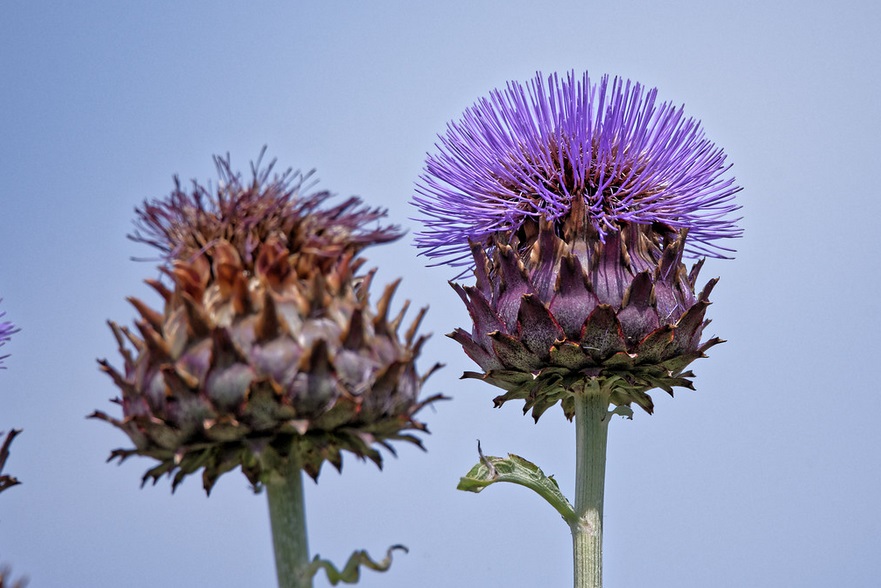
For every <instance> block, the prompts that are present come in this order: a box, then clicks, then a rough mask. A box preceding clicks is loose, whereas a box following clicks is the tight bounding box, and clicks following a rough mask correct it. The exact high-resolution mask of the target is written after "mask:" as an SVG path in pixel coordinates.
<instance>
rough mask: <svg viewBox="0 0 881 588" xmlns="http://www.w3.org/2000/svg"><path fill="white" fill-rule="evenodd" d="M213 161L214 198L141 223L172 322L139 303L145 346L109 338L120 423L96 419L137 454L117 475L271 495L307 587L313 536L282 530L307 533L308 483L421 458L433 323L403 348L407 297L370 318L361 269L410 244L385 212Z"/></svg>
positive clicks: (408, 336) (153, 204) (179, 203)
mask: <svg viewBox="0 0 881 588" xmlns="http://www.w3.org/2000/svg"><path fill="white" fill-rule="evenodd" d="M215 161H216V164H217V167H218V171H219V174H220V182H219V184H218V186H217V188H216V190H215V191H214V192H211V191H210V190H209V189H208V188H205V187H203V186H200V185H198V184H194V186H193V189H192V191H191V192H189V193H188V192H185V191H184V190H183V189H182V188H181V186H180V183H179V182H177V185H176V187H175V190H174V191H173V192H172V193H171V195H170V196H169V197H168V198H166V199H164V200H153V201H150V202H145V203H144V205H143V206H142V207H141V208H140V209H138V210H137V214H138V220H137V222H136V226H137V231H136V232H135V234H134V235H133V236H132V238H133V239H134V240H136V241H140V242H144V243H148V244H150V245H153V246H154V247H156V248H157V249H159V250H160V252H161V253H162V256H163V260H164V262H165V263H164V264H163V265H162V267H160V270H161V271H162V273H163V274H165V276H166V277H167V278H168V280H169V282H170V284H166V283H163V282H162V281H158V280H147V283H148V284H149V285H150V286H151V287H152V288H153V289H154V290H155V291H156V292H157V293H158V294H159V295H160V297H161V299H162V300H163V302H164V308H162V309H159V310H154V309H153V308H151V307H150V306H149V305H148V304H146V303H144V302H142V301H141V300H139V299H136V298H130V299H129V300H130V302H131V303H132V305H133V306H134V307H135V309H136V310H137V311H138V313H139V314H140V319H139V320H138V321H137V322H136V323H135V327H136V328H135V330H134V331H133V330H130V329H128V328H126V327H122V326H119V325H117V324H116V323H112V322H111V323H110V327H111V329H112V330H113V333H114V335H115V337H116V339H117V341H118V343H119V350H120V353H121V355H122V358H123V368H122V369H121V370H117V369H116V368H114V367H113V366H112V365H111V364H110V363H109V362H107V361H101V362H100V364H101V367H102V369H103V370H104V371H105V372H106V373H108V374H109V375H110V376H111V377H112V379H113V381H114V383H115V384H116V385H117V387H119V389H120V391H121V399H119V400H117V402H119V404H120V405H121V407H122V419H117V418H114V417H111V416H108V415H107V414H105V413H103V412H95V413H94V414H93V415H92V416H93V417H96V418H100V419H103V420H105V421H107V422H110V423H112V424H113V425H115V426H116V427H118V428H120V429H122V430H123V431H124V432H125V433H126V434H127V435H128V436H129V438H130V439H131V440H132V442H133V443H134V448H132V449H118V450H116V451H114V452H113V453H112V454H111V459H112V458H115V457H116V458H119V459H120V460H124V459H126V458H127V457H129V456H131V455H135V454H137V455H144V456H147V457H151V458H153V459H155V460H157V461H158V462H159V464H158V465H157V466H156V467H154V468H153V469H151V470H149V471H148V472H147V473H146V474H145V476H144V481H146V480H147V479H151V478H152V479H153V481H154V483H155V481H156V480H158V478H159V477H161V476H162V475H163V474H168V475H170V476H172V475H173V483H172V488H175V487H176V486H177V485H178V484H179V483H180V482H181V481H182V480H183V479H184V478H185V477H186V476H188V475H190V474H193V473H195V472H197V471H200V470H201V472H202V479H203V484H204V487H205V489H206V491H210V489H211V487H212V486H213V485H214V483H215V481H216V480H217V478H218V477H219V476H220V475H222V474H223V473H225V472H227V471H229V470H232V469H234V468H241V470H242V472H243V473H244V474H245V475H246V476H247V478H248V479H249V480H250V481H251V483H252V484H254V486H255V487H259V486H261V485H265V486H267V488H268V490H269V492H268V495H269V502H270V513H271V518H272V519H273V536H274V539H275V541H276V547H277V553H279V552H280V551H284V552H285V553H289V552H290V551H291V550H292V549H293V550H295V551H296V552H297V555H296V557H297V558H298V561H295V562H290V561H287V560H284V559H279V560H278V565H279V569H278V572H279V581H280V583H281V585H284V586H288V585H291V586H304V585H307V584H306V583H301V582H305V581H306V580H308V578H306V577H305V576H304V575H303V574H304V572H303V569H304V565H305V564H306V563H307V554H308V552H307V550H306V543H305V527H304V526H303V527H302V528H300V529H298V530H297V532H296V533H295V536H294V537H292V536H291V535H290V533H288V534H287V535H285V529H284V528H283V527H282V525H283V524H289V523H290V520H289V521H288V522H287V523H285V522H283V521H284V519H285V517H288V519H291V518H293V519H297V520H299V521H300V522H302V519H303V517H302V512H299V513H296V512H295V513H291V512H290V509H291V508H294V507H295V505H296V504H300V505H301V503H302V487H301V482H300V473H299V470H300V469H303V470H305V471H306V473H308V474H309V475H310V476H311V477H312V478H314V479H317V477H318V475H319V472H320V469H321V466H322V464H323V463H324V462H325V461H327V462H330V463H331V464H332V465H333V466H335V467H336V468H337V469H340V468H341V466H342V453H343V452H344V451H348V452H350V453H352V454H354V455H356V456H357V457H359V458H362V459H364V458H366V459H370V460H371V461H373V462H375V463H376V464H377V465H381V463H382V458H381V456H380V453H379V451H378V447H385V448H386V449H388V450H390V451H392V453H394V449H393V448H392V446H391V444H390V442H392V441H406V442H409V443H414V444H416V445H418V446H420V447H421V442H420V440H419V439H418V438H417V437H416V436H415V435H414V434H413V433H414V432H424V431H425V430H426V428H425V425H424V424H423V423H422V422H420V421H418V420H416V418H415V415H416V413H417V412H418V411H419V410H420V409H421V408H423V407H424V406H426V405H427V404H429V403H431V402H433V401H435V400H437V399H438V398H439V397H438V396H433V397H430V398H427V399H420V398H419V394H420V390H421V387H422V383H423V382H424V381H425V379H426V377H428V375H429V373H430V372H431V370H429V373H426V374H424V375H420V374H419V373H418V372H417V370H416V366H415V361H416V358H417V357H418V355H419V352H420V349H421V347H422V345H423V343H424V341H425V339H426V336H424V335H421V336H420V335H417V330H418V327H419V323H420V321H421V319H422V316H423V314H424V312H425V309H423V310H422V311H420V312H419V314H418V315H417V317H416V319H415V320H414V321H413V322H412V323H411V324H410V325H409V326H408V327H406V328H405V330H404V331H405V332H404V334H403V336H402V337H401V336H399V330H400V326H401V324H402V322H403V320H404V313H405V311H406V307H407V304H406V303H405V304H404V308H403V309H402V310H401V311H400V312H399V313H397V314H396V315H392V314H390V311H391V306H392V296H393V294H394V292H395V288H396V287H397V284H398V282H394V283H393V284H390V285H388V286H386V288H385V290H384V292H383V294H382V296H381V297H380V299H379V302H378V303H377V306H376V308H373V307H371V305H370V303H369V291H370V286H371V282H372V278H373V271H368V272H364V271H362V266H363V264H364V263H365V260H364V258H363V257H361V256H360V253H361V251H362V250H363V249H364V248H365V247H367V246H369V245H374V244H378V243H385V242H389V241H392V240H395V239H397V238H399V237H400V235H401V233H400V231H399V230H398V229H397V227H394V226H380V225H378V221H379V220H380V219H381V218H382V217H383V216H385V211H383V210H380V209H370V208H367V207H365V206H364V205H363V204H362V203H361V202H360V200H359V199H357V198H349V199H347V200H345V201H343V202H341V203H339V204H336V205H328V200H330V194H329V193H327V192H315V193H307V192H306V190H305V186H304V184H303V182H304V179H305V178H303V177H301V176H299V175H297V174H293V173H292V172H291V171H290V170H288V171H287V172H285V173H283V174H281V175H274V176H272V177H270V174H271V173H272V169H273V165H272V164H270V165H269V166H268V167H266V168H264V169H261V166H260V164H259V161H258V163H257V164H256V165H255V166H252V177H251V179H250V180H249V181H245V180H244V179H243V178H242V177H241V176H240V175H238V174H236V173H234V172H233V171H232V170H231V167H230V163H229V160H228V159H220V158H216V159H215ZM432 369H433V368H432ZM299 508H300V509H301V508H302V507H301V506H300V507H299ZM280 521H281V522H280ZM295 522H296V521H295ZM276 523H278V524H276ZM285 541H288V542H289V543H290V542H293V543H297V545H295V546H291V545H290V544H288V545H281V544H280V543H279V542H282V543H283V542H285ZM284 557H290V556H289V555H285V556H284ZM286 566H288V567H287V568H286ZM316 569H317V568H316ZM313 572H314V570H313ZM294 576H296V578H294Z"/></svg>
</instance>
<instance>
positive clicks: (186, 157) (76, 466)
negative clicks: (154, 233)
mask: <svg viewBox="0 0 881 588" xmlns="http://www.w3.org/2000/svg"><path fill="white" fill-rule="evenodd" d="M879 37H881V4H878V3H875V2H869V1H862V2H860V1H843V2H837V3H832V2H819V1H813V2H796V1H794V0H793V1H779V2H768V1H766V0H762V1H758V0H745V1H740V2H733V3H732V2H728V3H717V2H705V1H698V0H672V1H668V2H652V1H648V0H631V1H627V0H623V1H617V2H602V3H600V2H594V1H582V2H566V1H554V0H549V1H546V2H534V1H533V2H527V1H521V0H514V1H509V2H489V1H473V0H472V1H468V2H465V1H461V0H450V1H446V2H435V3H427V2H405V1H378V0H361V1H354V0H350V1H323V2H296V3H295V2H259V1H257V2H249V3H245V2H241V3H233V2H137V3H135V2H109V1H106V2H105V1H92V2H81V3H51V4H50V3H48V2H24V1H11V0H10V1H7V2H4V3H3V6H2V7H0V178H2V183H0V296H2V297H3V298H4V300H3V303H2V306H0V309H2V310H6V311H7V317H8V318H10V319H12V320H14V321H15V322H16V323H18V324H19V325H20V326H21V327H22V331H21V332H20V333H19V334H18V335H16V336H15V338H14V339H13V341H12V342H11V343H8V344H7V345H6V346H5V347H4V348H3V352H10V353H12V354H13V355H12V357H10V358H9V359H7V360H6V362H5V363H6V365H7V367H8V369H7V370H5V371H2V372H0V429H2V430H7V429H9V428H11V427H19V428H23V429H24V433H22V434H21V435H20V436H19V438H18V439H17V440H16V442H15V443H14V445H13V448H12V449H13V451H12V456H11V458H10V460H9V462H8V464H7V470H8V471H9V472H10V473H12V474H14V475H16V476H17V477H19V478H20V479H21V480H22V481H23V485H22V486H19V487H16V488H13V489H11V490H9V491H7V492H5V493H4V494H3V495H2V496H0V562H4V563H8V564H11V565H12V567H13V570H14V572H15V573H16V575H25V574H26V575H28V576H29V577H30V578H31V586H32V588H56V587H58V588H66V587H71V586H75V587H96V588H105V587H106V588H118V587H119V586H126V587H130V588H140V587H144V588H146V587H153V586H166V587H169V588H177V587H192V586H272V585H273V583H274V581H275V576H274V568H273V560H272V553H271V545H270V534H269V523H268V516H267V512H266V510H267V509H266V504H265V497H264V496H262V495H261V496H255V495H253V494H252V492H251V491H250V490H249V486H248V483H247V481H246V479H245V478H244V476H242V475H241V474H240V473H238V472H233V473H230V474H227V475H225V476H224V477H223V478H221V480H220V481H219V483H218V484H217V486H216V487H215V490H214V492H213V493H212V495H211V497H210V498H206V497H205V494H204V492H203V491H202V488H201V484H200V481H199V480H198V479H190V480H188V481H187V482H185V483H184V484H183V486H182V487H181V488H179V489H178V491H177V493H176V494H175V495H172V494H171V492H170V489H169V488H170V487H169V484H167V483H165V482H164V481H163V482H161V483H160V484H159V485H157V486H156V487H147V488H145V489H143V490H142V489H139V483H140V476H141V474H142V473H143V471H145V470H146V469H147V468H148V467H149V466H150V462H149V461H148V460H146V459H140V458H133V459H131V460H129V461H128V462H126V463H125V464H124V465H122V466H117V465H111V464H106V463H104V460H105V458H106V457H107V455H108V454H109V452H110V450H111V449H114V448H117V447H121V446H127V443H128V440H127V438H125V436H124V435H123V434H122V433H121V432H119V431H117V430H116V429H114V428H112V427H110V426H108V425H106V424H104V423H101V422H98V421H90V420H86V419H85V415H87V414H89V413H90V412H92V411H93V410H95V409H102V410H106V411H112V410H115V407H114V406H113V405H111V404H110V403H109V402H108V399H109V398H111V397H113V396H115V395H116V390H115V388H114V387H113V386H112V384H111V381H110V380H109V378H107V377H106V376H104V375H102V374H101V373H99V371H98V369H97V366H96V364H95V359H96V358H99V357H108V358H111V359H112V360H113V361H116V362H118V356H117V352H116V349H115V344H114V340H113V337H112V336H111V334H110V332H109V330H108V329H107V327H106V325H105V321H106V320H107V319H114V320H117V321H119V322H123V323H126V322H129V321H130V320H131V319H132V318H133V316H134V312H133V310H132V309H131V307H130V306H129V305H128V304H127V303H126V302H125V300H124V299H125V297H126V296H129V295H136V296H141V297H143V298H144V299H145V300H149V301H151V302H153V303H156V302H157V301H156V299H155V296H154V295H152V293H151V292H149V291H148V289H147V288H146V287H145V286H144V285H143V284H142V280H143V279H145V278H148V277H152V276H154V275H155V270H154V268H153V265H152V264H150V263H143V262H134V261H131V260H130V258H131V257H132V256H136V257H138V256H140V257H144V256H149V255H150V254H151V251H150V250H149V249H148V248H147V247H146V246H142V245H138V244H136V243H133V242H131V241H129V240H127V239H126V234H127V233H129V232H130V231H131V228H132V226H131V220H132V218H133V209H134V207H135V206H136V205H138V204H139V203H140V202H142V201H143V200H144V199H145V198H152V197H158V196H163V195H165V194H167V193H168V192H169V191H170V190H171V188H172V180H171V177H172V175H173V174H180V176H181V177H182V178H183V179H184V180H189V179H191V178H196V179H199V180H200V181H203V182H204V181H207V180H210V179H213V178H214V177H215V176H214V169H213V164H212V161H211V155H212V154H215V153H226V152H229V153H230V154H231V156H232V159H233V164H234V165H235V166H237V167H238V168H240V169H242V170H247V167H248V163H249V161H250V160H251V159H253V158H255V157H256V156H257V154H258V153H259V151H260V149H261V147H262V146H263V145H268V146H269V154H270V155H271V156H274V157H277V158H278V160H279V164H280V165H281V166H282V167H287V166H293V167H295V168H301V169H303V170H309V169H312V168H316V169H317V177H318V178H319V179H320V184H319V187H322V188H327V189H329V190H332V191H334V192H336V193H338V194H340V195H351V194H358V195H360V196H362V197H363V198H364V199H365V200H366V201H367V202H369V203H371V204H374V205H383V206H386V207H388V208H389V210H390V218H391V219H392V220H393V221H394V222H397V223H400V224H401V225H403V226H404V227H406V228H408V229H414V228H416V227H414V226H413V223H412V222H411V221H409V220H408V217H409V216H412V215H413V214H414V211H413V210H412V209H411V208H410V207H409V206H408V204H407V202H408V200H409V198H410V196H411V195H412V193H413V183H414V181H415V179H416V178H417V176H418V175H419V173H420V171H421V168H422V164H423V160H424V157H425V153H426V152H427V151H430V150H432V149H433V143H434V142H435V140H436V135H437V133H440V132H442V131H443V129H444V125H445V124H446V122H447V121H448V120H449V119H451V118H454V117H458V116H459V114H460V113H461V112H462V111H463V110H464V109H465V108H466V107H468V106H469V105H470V104H472V103H473V102H474V101H475V100H476V99H477V98H479V97H481V96H483V95H485V94H486V93H487V92H488V91H489V90H490V89H492V88H493V87H495V86H498V85H502V84H503V83H504V82H505V81H507V80H509V79H516V80H525V79H527V78H529V77H531V76H532V75H533V74H534V73H535V71H537V70H542V71H543V72H545V73H551V72H553V71H565V70H569V69H575V70H577V71H582V70H584V69H588V70H589V71H590V72H591V73H592V75H596V76H599V75H600V74H603V73H610V74H613V75H614V74H618V75H622V76H625V77H630V78H632V79H634V80H638V81H641V82H643V83H645V84H647V85H649V86H657V87H658V88H659V89H660V96H661V98H662V99H665V100H670V101H672V102H675V103H677V104H678V103H685V105H686V111H687V113H688V114H690V115H692V116H695V117H697V118H700V119H702V120H703V122H704V127H705V129H706V131H707V134H708V136H709V137H710V138H711V139H713V140H714V141H716V142H717V143H718V144H720V145H722V146H723V147H724V148H725V150H726V151H727V153H728V154H729V159H730V161H731V162H733V163H734V165H735V167H734V173H735V175H736V176H737V178H738V182H739V183H740V184H741V185H742V186H743V187H744V191H743V192H742V193H741V194H740V195H739V198H740V202H741V203H742V205H743V214H744V215H745V219H744V221H743V226H744V227H745V231H746V232H745V236H744V238H743V239H742V240H740V241H739V242H738V243H737V247H738V250H739V252H738V254H737V259H735V260H734V261H709V262H708V263H707V265H706V266H705V268H704V274H703V275H704V277H705V278H710V277H712V276H721V281H720V283H719V285H718V286H717V288H716V290H715V292H714V294H713V301H714V304H713V306H712V307H711V308H710V310H709V315H710V316H711V317H712V319H713V324H712V325H711V326H710V328H709V334H717V335H719V336H722V337H723V338H725V339H728V340H729V342H728V343H726V344H725V345H722V346H719V347H716V348H714V349H713V350H712V351H711V358H710V359H705V360H700V361H699V362H697V363H696V364H695V365H694V369H695V371H696V373H697V380H696V385H697V388H698V391H697V392H690V391H687V390H683V391H682V392H680V393H678V394H677V397H676V398H675V399H670V398H669V397H666V395H664V394H663V393H658V394H656V395H655V398H656V402H657V407H656V412H655V415H654V416H651V417H649V416H647V415H644V414H641V413H639V414H637V415H636V417H635V418H634V420H633V421H624V420H620V419H619V420H616V421H615V422H613V424H612V427H611V432H610V442H609V462H608V469H607V486H606V497H607V498H606V534H605V578H606V584H607V585H608V586H620V587H626V586H653V587H655V588H668V587H669V588H673V587H676V588H681V587H706V586H714V587H743V586H754V587H779V586H797V587H821V586H822V587H825V586H848V587H852V586H853V587H862V586H865V587H869V586H877V585H878V578H879V576H881V558H879V557H878V554H879V553H881V508H879V503H878V496H879V494H881V451H879V448H881V426H879V420H878V419H879V414H881V395H879V389H878V388H879V377H878V372H876V371H875V368H876V367H878V366H877V364H876V363H875V362H876V361H877V354H878V351H879V344H878V343H877V340H878V339H877V338H878V332H879V330H881V318H879V317H881V314H879V312H878V310H877V300H878V292H879V291H881V278H879V269H881V264H879V263H878V261H877V251H876V250H877V240H878V236H877V228H876V227H877V222H878V218H879V216H881V204H879V198H878V195H877V193H876V190H875V188H874V180H873V178H874V174H875V173H877V169H878V157H879V153H881V132H879V131H881V107H879V101H878V93H879V89H881V52H879V50H878V45H877V43H878V38H879ZM367 256H368V257H369V259H370V261H371V262H372V263H373V264H375V265H378V266H380V268H381V270H380V275H379V280H380V281H381V282H383V283H385V282H388V281H391V280H392V279H393V278H395V277H396V276H398V275H401V276H403V277H404V282H403V284H402V286H401V288H400V290H399V296H400V298H399V301H402V300H403V299H404V298H410V299H412V300H413V301H414V302H415V303H416V304H417V305H424V304H429V305H430V306H431V310H430V312H429V314H428V316H427V318H426V320H425V322H424V328H425V329H426V330H428V331H433V332H434V333H435V337H434V338H433V339H432V341H431V343H430V344H429V345H428V346H427V349H426V352H425V355H424V360H423V363H422V365H423V366H424V367H425V368H427V367H428V366H429V365H430V364H431V363H432V362H434V361H437V360H440V361H443V362H444V363H446V364H447V367H446V369H444V370H443V371H442V372H440V373H438V374H436V375H435V376H434V377H432V378H431V380H430V381H429V382H428V384H427V387H426V393H434V392H439V391H442V392H444V393H445V394H447V395H449V396H451V397H453V401H451V402H447V403H442V404H438V405H437V408H436V411H434V412H431V411H426V412H425V413H424V417H425V420H426V421H427V422H428V424H429V426H430V428H431V430H432V433H433V434H432V435H431V436H430V437H428V438H427V439H426V446H427V448H428V452H427V453H422V452H420V451H418V450H417V449H413V448H410V447H401V448H400V452H399V458H398V459H394V458H392V457H390V456H389V458H388V460H387V462H386V466H385V470H384V471H383V472H379V471H378V470H376V469H375V468H374V467H373V466H372V465H369V464H364V463H360V462H358V461H356V460H354V459H347V460H346V463H345V468H344V471H343V474H342V475H338V474H337V473H336V472H334V471H333V470H332V469H327V470H325V471H324V472H323V474H322V476H321V478H320V480H319V483H318V484H317V485H316V484H313V483H311V482H309V481H307V483H306V493H307V511H308V525H309V535H310V547H311V549H312V551H313V553H320V554H321V555H322V556H325V557H329V558H331V559H333V560H335V561H338V562H342V561H343V560H345V558H346V557H347V556H348V554H349V553H350V552H351V551H352V550H354V549H359V548H366V549H368V550H370V551H371V552H372V553H375V554H378V555H379V554H381V553H382V552H383V551H384V550H385V548H386V547H387V546H389V545H391V544H394V543H403V544H405V545H407V546H409V547H410V553H409V554H408V555H400V556H398V557H397V558H396V560H395V563H394V565H393V567H392V569H391V571H390V572H388V573H386V574H376V573H373V572H367V573H366V575H365V577H364V578H363V580H362V582H361V585H362V586H364V587H367V588H369V587H373V586H377V587H378V586H385V587H411V586H427V587H446V586H511V587H532V586H567V585H570V584H571V563H570V559H571V555H570V537H569V534H568V529H567V528H566V526H565V524H564V523H563V522H562V521H561V519H560V518H559V516H558V515H557V514H556V513H555V512H554V511H552V510H551V508H550V507H548V506H547V505H545V504H544V503H543V502H541V501H540V500H539V499H538V498H537V497H536V496H535V495H533V494H531V493H530V492H529V491H527V490H525V489H523V488H520V487H514V486H510V487H504V486H502V487H500V486H494V487H492V488H490V489H488V490H487V491H486V492H484V493H483V494H481V495H479V496H478V495H473V494H466V493H461V492H457V491H456V490H455V485H456V483H457V480H458V478H459V476H460V475H462V474H464V473H465V472H466V471H468V469H469V468H470V467H471V466H472V465H473V464H474V462H475V461H476V457H477V455H476V440H477V439H478V438H479V439H480V440H481V442H482V444H483V447H484V450H485V451H486V452H487V453H489V454H494V455H502V454H504V453H506V452H514V453H517V454H520V455H522V456H524V457H526V458H528V459H531V460H533V461H535V462H537V463H538V464H539V465H540V466H541V467H542V468H543V469H544V470H545V472H547V473H549V474H551V473H552V474H554V475H555V477H556V478H557V480H559V482H560V485H561V487H562V488H563V490H564V492H565V493H566V494H567V495H569V496H572V494H573V487H574V481H573V469H574V430H573V427H572V426H571V424H569V423H567V422H566V421H565V419H564V418H563V416H562V413H561V412H560V411H559V410H552V411H549V412H548V414H547V415H546V416H545V417H544V418H542V421H541V422H540V423H539V424H538V425H535V424H533V423H532V420H531V419H530V418H529V417H523V416H521V414H520V411H519V410H518V408H517V407H516V406H514V405H513V404H512V405H507V406H505V407H504V409H501V410H496V409H493V407H492V401H491V399H492V397H493V396H494V395H495V390H494V389H493V388H491V387H490V386H487V385H485V384H482V383H480V382H475V381H460V380H458V376H459V375H460V374H461V372H462V371H463V370H467V369H471V368H472V366H471V363H470V360H468V359H467V358H466V357H465V356H464V354H463V353H462V352H461V351H460V349H459V348H458V346H457V345H456V344H455V343H454V342H452V341H451V340H449V339H447V338H445V337H443V333H447V332H449V331H451V330H452V329H453V328H455V327H457V326H464V325H466V322H467V314H466V312H465V310H464V308H463V307H462V305H461V303H460V301H459V300H458V298H457V297H456V296H455V294H454V293H453V292H452V290H451V289H449V288H448V287H447V285H446V280H447V279H449V278H451V277H452V275H453V272H451V271H450V270H447V269H444V268H425V267H424V264H423V260H422V259H418V258H416V256H415V252H414V249H413V248H412V247H411V245H410V237H406V238H405V239H403V240H401V241H399V242H397V243H394V244H391V245H387V246H382V247H378V248H375V249H372V250H368V251H367ZM326 585H328V584H327V582H326V581H325V580H324V579H323V578H322V579H319V580H318V581H317V582H316V586H326Z"/></svg>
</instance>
